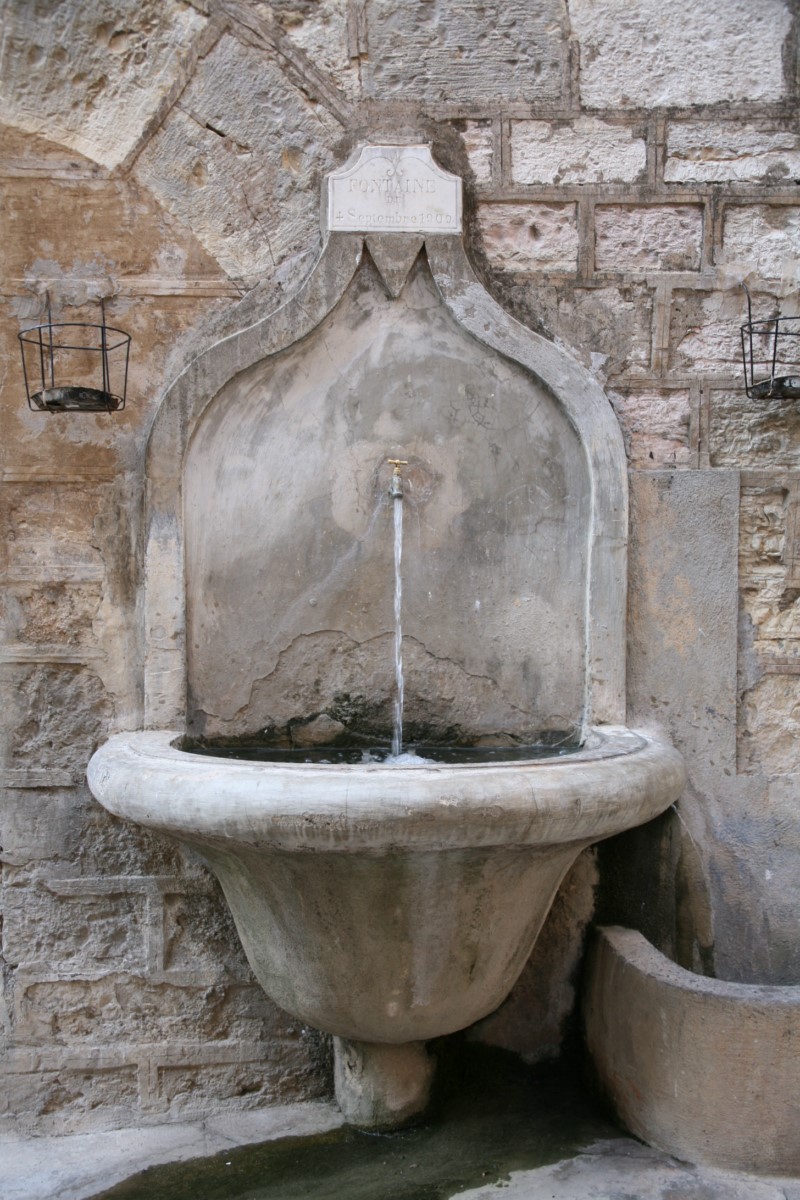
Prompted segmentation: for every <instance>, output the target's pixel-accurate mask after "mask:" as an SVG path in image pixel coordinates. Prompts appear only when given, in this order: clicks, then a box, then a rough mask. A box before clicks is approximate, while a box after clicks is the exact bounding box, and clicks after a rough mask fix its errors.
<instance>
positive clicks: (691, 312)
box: [669, 287, 763, 383]
mask: <svg viewBox="0 0 800 1200" xmlns="http://www.w3.org/2000/svg"><path fill="white" fill-rule="evenodd" d="M762 304H763V298H762V297H761V296H758V295H756V296H754V297H753V305H754V311H755V309H756V305H758V306H759V307H760V306H761V305H762ZM746 320H747V306H746V302H745V297H744V293H743V292H742V291H741V290H740V289H739V288H738V287H734V288H731V289H730V290H728V291H725V292H701V291H681V290H677V291H675V292H674V293H673V296H672V310H671V313H670V333H669V345H670V366H671V367H673V368H674V369H677V370H688V371H692V372H696V373H698V374H710V373H715V372H716V373H721V374H724V375H726V376H730V375H739V376H741V377H742V382H743V383H744V376H743V370H742V343H741V335H740V327H741V325H742V323H743V322H744V321H746Z"/></svg>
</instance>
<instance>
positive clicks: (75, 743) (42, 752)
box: [0, 663, 112, 776]
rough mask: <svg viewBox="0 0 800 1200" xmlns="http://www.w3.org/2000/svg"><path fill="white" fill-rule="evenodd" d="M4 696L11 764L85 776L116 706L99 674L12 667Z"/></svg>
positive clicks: (2, 682) (0, 683) (58, 667)
mask: <svg viewBox="0 0 800 1200" xmlns="http://www.w3.org/2000/svg"><path fill="white" fill-rule="evenodd" d="M0 691H2V692H3V693H5V696H4V699H5V705H6V709H5V711H6V714H7V717H8V720H9V734H8V746H9V764H10V765H12V766H26V765H28V766H31V765H35V766H37V767H38V768H40V769H42V768H59V769H61V770H71V769H72V770H75V771H76V772H77V773H78V774H79V776H82V775H83V772H84V770H85V766H86V763H87V762H88V760H89V758H90V757H91V754H92V751H93V749H94V748H95V746H96V745H97V744H98V743H99V741H100V740H101V738H102V737H103V735H104V734H105V733H106V731H107V730H108V727H109V723H110V720H111V711H112V704H111V701H110V698H109V697H108V695H107V693H106V692H105V689H104V688H103V685H102V683H101V681H100V679H99V678H98V676H97V675H96V674H95V672H94V671H92V670H89V669H88V668H86V667H82V666H78V665H75V664H73V663H34V664H25V663H21V664H18V665H17V664H7V665H5V666H4V667H3V672H2V679H0Z"/></svg>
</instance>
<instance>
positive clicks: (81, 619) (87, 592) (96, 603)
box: [0, 580, 102, 646]
mask: <svg viewBox="0 0 800 1200" xmlns="http://www.w3.org/2000/svg"><path fill="white" fill-rule="evenodd" d="M101 598H102V589H101V586H100V584H99V583H86V584H73V585H70V584H68V583H67V581H66V580H58V581H57V582H54V583H47V582H45V581H41V582H39V581H37V582H35V583H32V584H14V585H11V586H10V587H9V588H8V589H7V591H6V593H5V595H3V596H0V619H2V621H3V625H4V628H5V630H6V635H7V638H8V640H9V641H10V642H18V643H22V644H24V645H29V646H43V645H47V644H48V643H51V644H55V643H58V644H59V645H61V646H89V645H92V644H93V643H94V641H95V639H94V634H93V630H92V620H93V618H94V617H95V615H96V614H97V610H98V608H99V607H100V602H101Z"/></svg>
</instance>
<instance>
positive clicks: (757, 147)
mask: <svg viewBox="0 0 800 1200" xmlns="http://www.w3.org/2000/svg"><path fill="white" fill-rule="evenodd" d="M798 176H800V138H798V135H797V133H796V132H795V131H794V130H791V129H776V128H775V126H774V125H769V124H763V123H762V124H755V123H749V124H748V123H745V122H743V121H735V120H732V121H671V122H670V123H669V125H668V126H667V159H666V163H665V166H664V179H665V180H666V182H667V183H728V182H735V183H766V184H783V183H786V184H791V183H792V182H793V181H794V180H796V179H797V177H798Z"/></svg>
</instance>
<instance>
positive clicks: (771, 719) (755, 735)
mask: <svg viewBox="0 0 800 1200" xmlns="http://www.w3.org/2000/svg"><path fill="white" fill-rule="evenodd" d="M739 769H740V770H744V771H747V770H759V769H760V770H761V771H764V772H765V773H766V774H768V775H785V774H789V773H790V772H796V771H800V674H798V675H781V674H775V675H766V676H765V677H764V678H763V679H762V680H761V681H760V682H759V683H757V684H756V685H755V687H752V688H750V689H749V690H748V691H747V692H746V693H745V694H744V696H743V697H742V704H741V709H740V733H739Z"/></svg>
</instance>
